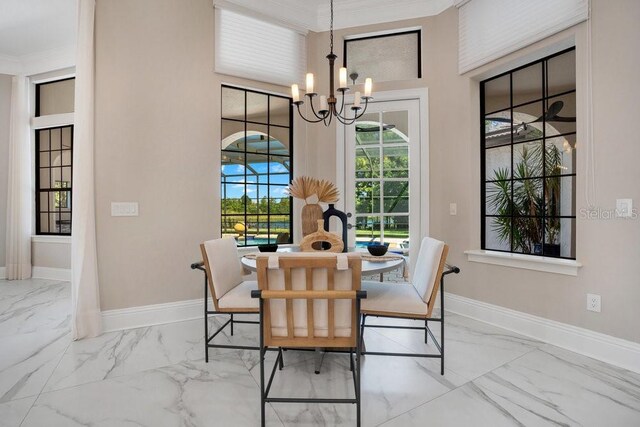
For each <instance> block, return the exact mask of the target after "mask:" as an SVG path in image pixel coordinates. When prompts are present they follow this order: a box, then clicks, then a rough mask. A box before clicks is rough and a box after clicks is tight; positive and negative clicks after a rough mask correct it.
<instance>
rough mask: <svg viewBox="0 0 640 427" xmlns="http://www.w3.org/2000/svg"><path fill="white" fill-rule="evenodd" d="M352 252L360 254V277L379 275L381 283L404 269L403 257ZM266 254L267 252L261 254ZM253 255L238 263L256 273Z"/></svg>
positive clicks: (292, 249)
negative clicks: (389, 273) (388, 275)
mask: <svg viewBox="0 0 640 427" xmlns="http://www.w3.org/2000/svg"><path fill="white" fill-rule="evenodd" d="M298 251H299V248H298V247H297V246H287V247H284V248H279V249H278V250H277V253H287V252H298ZM352 251H353V252H361V253H362V275H363V276H372V275H375V274H379V275H380V281H382V278H383V276H382V275H383V274H384V273H387V272H389V271H394V270H398V269H400V268H403V269H405V268H406V260H405V257H404V256H402V255H399V254H393V253H392V254H386V255H382V256H374V255H370V254H369V253H368V252H367V251H366V250H359V249H355V250H352ZM350 252H351V251H350ZM263 253H268V252H263ZM255 255H256V254H255V253H252V254H246V255H244V256H243V257H242V259H241V260H240V262H241V263H242V266H243V267H244V268H245V269H246V270H248V271H256V270H257V268H256V258H255Z"/></svg>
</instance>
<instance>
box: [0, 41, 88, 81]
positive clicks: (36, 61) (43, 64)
mask: <svg viewBox="0 0 640 427" xmlns="http://www.w3.org/2000/svg"><path fill="white" fill-rule="evenodd" d="M75 64H76V47H75V46H65V47H61V48H56V49H50V50H45V51H43V52H37V53H31V54H28V55H23V56H9V55H1V54H0V74H10V75H18V74H20V75H24V76H32V75H34V74H41V73H45V72H48V71H54V70H61V69H63V68H70V67H74V66H75Z"/></svg>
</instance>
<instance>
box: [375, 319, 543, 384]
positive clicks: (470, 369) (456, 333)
mask: <svg viewBox="0 0 640 427" xmlns="http://www.w3.org/2000/svg"><path fill="white" fill-rule="evenodd" d="M394 321H395V320H394V319H376V318H371V319H370V318H367V323H368V324H375V323H380V324H389V323H391V322H394ZM401 322H405V323H408V322H407V321H401ZM415 324H416V325H424V323H422V322H416V323H415ZM429 327H430V328H431V330H432V331H433V333H434V335H435V336H436V338H438V339H440V324H439V323H438V322H429ZM373 330H375V331H376V332H378V333H380V334H382V335H384V336H385V337H387V338H389V339H391V340H392V341H394V342H396V343H398V344H401V345H402V346H404V347H407V348H410V349H411V350H412V351H416V352H434V353H435V352H437V350H436V348H435V346H434V345H433V343H432V342H431V341H430V342H429V343H428V344H425V343H424V333H423V332H422V331H418V330H402V329H373ZM370 331H371V329H367V330H366V332H365V342H366V340H367V337H368V334H369V332H370ZM541 344H542V343H541V342H540V341H536V340H533V339H530V338H527V337H524V336H521V335H518V334H516V333H514V332H510V331H507V330H505V329H501V328H498V327H495V326H492V325H489V324H486V323H481V322H478V321H476V320H473V319H469V318H467V317H464V316H458V315H447V316H445V369H449V370H451V371H453V372H455V373H456V374H458V375H461V376H462V377H464V378H466V379H467V380H472V379H474V378H477V377H479V376H480V375H483V374H485V373H487V372H489V371H491V370H493V369H495V368H497V367H499V366H501V365H503V364H505V363H507V362H509V361H511V360H513V359H515V358H517V357H520V356H522V355H523V354H525V353H528V352H530V351H532V350H535V349H536V348H538V346H540V345H541ZM386 351H393V350H386Z"/></svg>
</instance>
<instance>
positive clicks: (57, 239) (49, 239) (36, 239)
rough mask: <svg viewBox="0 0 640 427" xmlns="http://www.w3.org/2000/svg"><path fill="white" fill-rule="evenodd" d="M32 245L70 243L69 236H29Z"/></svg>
mask: <svg viewBox="0 0 640 427" xmlns="http://www.w3.org/2000/svg"><path fill="white" fill-rule="evenodd" d="M31 242H32V243H65V244H70V243H71V236H37V235H36V236H31Z"/></svg>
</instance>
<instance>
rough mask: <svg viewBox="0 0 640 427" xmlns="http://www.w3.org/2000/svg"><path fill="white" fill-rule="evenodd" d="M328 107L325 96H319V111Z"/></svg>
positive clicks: (326, 109)
mask: <svg viewBox="0 0 640 427" xmlns="http://www.w3.org/2000/svg"><path fill="white" fill-rule="evenodd" d="M328 110H329V109H328V108H327V97H326V96H324V95H322V96H321V97H320V111H328Z"/></svg>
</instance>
